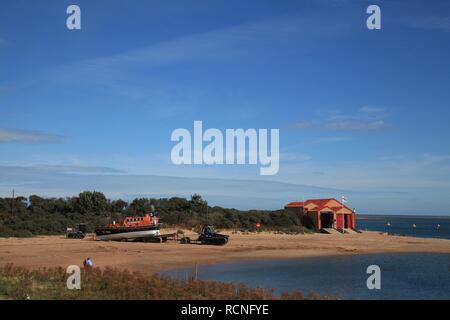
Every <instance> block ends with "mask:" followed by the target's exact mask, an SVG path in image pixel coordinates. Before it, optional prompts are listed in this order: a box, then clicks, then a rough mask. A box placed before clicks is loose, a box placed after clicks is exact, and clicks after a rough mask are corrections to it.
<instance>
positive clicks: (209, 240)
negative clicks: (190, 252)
mask: <svg viewBox="0 0 450 320" xmlns="http://www.w3.org/2000/svg"><path fill="white" fill-rule="evenodd" d="M228 238H229V236H228V235H225V234H220V233H217V232H216V231H215V230H214V227H212V226H204V227H203V228H202V229H201V231H200V233H199V234H198V239H197V240H191V239H190V238H189V237H183V238H181V240H180V242H181V243H193V244H194V243H196V244H209V245H215V246H223V245H224V244H227V243H228Z"/></svg>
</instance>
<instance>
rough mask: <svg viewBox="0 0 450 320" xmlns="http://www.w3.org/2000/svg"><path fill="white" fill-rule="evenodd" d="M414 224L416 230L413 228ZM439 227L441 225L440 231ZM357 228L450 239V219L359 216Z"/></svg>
mask: <svg viewBox="0 0 450 320" xmlns="http://www.w3.org/2000/svg"><path fill="white" fill-rule="evenodd" d="M387 223H390V226H387ZM413 224H415V225H416V228H412V227H411V226H412V225H413ZM437 225H440V228H439V229H437ZM357 228H358V229H359V230H369V231H383V232H388V233H390V234H399V235H406V236H413V237H426V238H443V239H450V217H424V216H403V217H402V216H367V215H366V216H363V215H359V216H358V217H357Z"/></svg>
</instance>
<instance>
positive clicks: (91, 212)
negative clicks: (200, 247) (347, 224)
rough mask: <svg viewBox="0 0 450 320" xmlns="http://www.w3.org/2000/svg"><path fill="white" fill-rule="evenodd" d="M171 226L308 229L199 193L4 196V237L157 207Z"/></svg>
mask: <svg viewBox="0 0 450 320" xmlns="http://www.w3.org/2000/svg"><path fill="white" fill-rule="evenodd" d="M153 207H154V208H156V211H157V213H158V215H159V217H160V220H161V222H162V223H163V224H165V225H166V226H179V227H184V228H194V227H197V226H199V225H201V224H211V225H214V226H216V227H217V228H226V229H236V230H242V231H255V230H256V224H257V223H260V225H261V228H260V229H259V230H278V231H283V232H295V233H298V232H304V231H306V230H304V229H303V228H302V227H301V224H300V221H299V218H298V216H297V215H296V214H295V213H292V212H289V211H287V210H276V211H261V210H250V211H240V210H236V209H226V208H222V207H217V206H216V207H210V206H208V203H207V202H206V201H204V200H203V199H202V197H201V196H199V195H196V194H195V195H193V196H191V199H189V200H188V199H185V198H170V199H149V198H139V199H134V200H133V201H131V202H130V203H128V202H126V201H124V200H120V199H119V200H108V199H107V198H106V197H105V195H104V194H103V193H101V192H95V191H94V192H91V191H85V192H82V193H80V194H79V195H78V196H77V197H70V198H42V197H39V196H37V195H32V196H30V197H29V198H25V197H16V198H14V199H13V198H0V237H28V236H33V235H52V234H62V233H64V232H65V230H66V228H67V227H69V226H76V225H77V224H78V223H86V224H87V229H88V232H92V231H93V229H94V228H95V227H96V226H100V225H104V224H106V223H109V222H110V221H112V220H116V221H117V220H118V219H120V218H121V217H123V216H128V215H144V214H145V213H148V212H151V211H152V208H153Z"/></svg>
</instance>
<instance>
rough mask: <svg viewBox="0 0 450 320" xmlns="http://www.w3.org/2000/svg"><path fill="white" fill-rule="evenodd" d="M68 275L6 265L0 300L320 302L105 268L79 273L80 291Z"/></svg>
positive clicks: (294, 294) (300, 296) (0, 277)
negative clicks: (72, 286)
mask: <svg viewBox="0 0 450 320" xmlns="http://www.w3.org/2000/svg"><path fill="white" fill-rule="evenodd" d="M68 276H69V275H68V274H66V271H65V270H64V269H63V268H51V269H40V270H28V269H25V268H21V267H14V266H12V265H6V266H3V267H1V268H0V299H33V300H34V299H36V300H40V299H45V300H63V299H70V300H74V299H83V300H87V299H90V300H95V299H102V300H103V299H120V300H125V299H127V300H128V299H133V300H138V299H139V300H158V299H161V300H162V299H164V300H174V299H196V300H197V299H198V300H202V299H208V300H212V299H220V300H228V299H233V300H253V299H258V300H261V299H265V300H267V299H277V298H279V299H289V300H294V299H295V300H301V299H322V298H323V297H320V296H318V295H309V296H307V297H305V296H304V295H303V294H302V293H301V292H299V291H293V292H290V293H283V294H281V295H280V296H279V297H277V296H276V295H275V294H274V293H273V291H272V290H268V289H261V288H250V287H248V286H246V285H244V284H229V283H223V282H217V281H201V280H187V281H182V280H178V279H174V278H169V277H163V276H159V275H150V276H149V275H142V274H139V273H131V272H128V271H120V270H117V269H111V268H106V269H104V270H101V269H98V268H94V269H93V270H91V271H85V270H82V273H81V289H80V290H76V289H75V290H69V289H67V287H66V282H67V278H68Z"/></svg>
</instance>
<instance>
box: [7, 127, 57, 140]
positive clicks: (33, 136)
mask: <svg viewBox="0 0 450 320" xmlns="http://www.w3.org/2000/svg"><path fill="white" fill-rule="evenodd" d="M63 139H64V138H63V136H61V135H58V134H52V133H45V132H39V131H30V130H21V129H10V128H0V143H8V142H29V143H51V142H62V141H63Z"/></svg>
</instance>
